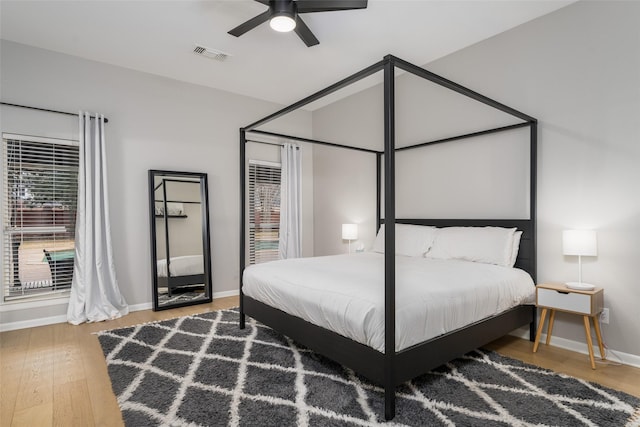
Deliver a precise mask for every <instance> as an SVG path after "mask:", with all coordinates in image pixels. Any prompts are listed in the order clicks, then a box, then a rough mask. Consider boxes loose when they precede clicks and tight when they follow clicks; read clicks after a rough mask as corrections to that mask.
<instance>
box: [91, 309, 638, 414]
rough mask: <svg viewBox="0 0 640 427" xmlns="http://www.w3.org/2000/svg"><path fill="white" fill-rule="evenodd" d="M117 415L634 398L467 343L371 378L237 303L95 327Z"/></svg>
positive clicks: (511, 406)
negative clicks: (391, 381)
mask: <svg viewBox="0 0 640 427" xmlns="http://www.w3.org/2000/svg"><path fill="white" fill-rule="evenodd" d="M97 335H98V339H99V340H100V344H101V345H102V349H103V352H104V355H105V358H106V361H107V366H108V370H109V376H110V378H111V384H112V387H113V391H114V393H115V395H116V396H117V399H118V403H119V405H120V409H121V410H122V415H123V419H124V422H125V425H127V426H132V427H133V426H135V427H138V426H160V425H162V426H169V425H170V426H196V425H202V426H294V425H298V426H375V425H379V424H384V425H394V426H396V425H398V426H405V425H406V426H483V427H484V426H511V425H519V426H534V425H535V426H540V425H552V426H578V425H580V426H584V425H586V426H629V427H631V426H634V427H637V426H640V399H638V398H636V397H633V396H630V395H628V394H625V393H622V392H619V391H614V390H611V389H607V388H605V387H602V386H599V385H596V384H592V383H589V382H586V381H583V380H580V379H576V378H571V377H568V376H565V375H560V374H557V373H554V372H551V371H548V370H545V369H541V368H537V367H534V366H531V365H527V364H525V363H522V362H519V361H516V360H513V359H509V358H506V357H503V356H500V355H498V354H497V353H494V352H490V351H485V350H476V351H474V352H471V353H469V354H467V355H465V356H464V357H461V358H459V359H456V360H453V361H451V362H450V363H448V364H446V365H444V366H442V367H440V368H438V369H436V370H434V371H432V372H430V373H427V374H424V375H422V376H420V377H417V378H415V379H413V380H412V381H410V382H407V383H405V384H403V385H401V386H399V387H398V388H397V391H396V396H397V397H396V417H395V418H394V419H393V421H391V422H388V423H385V422H384V415H383V413H384V411H383V408H384V399H383V394H382V390H381V389H380V388H379V387H376V386H374V385H372V384H370V383H369V382H368V381H367V380H365V379H364V378H361V377H359V376H358V375H356V374H354V373H353V371H351V370H349V369H346V368H344V367H342V366H341V365H338V364H336V363H334V362H332V361H330V360H328V359H326V358H324V357H322V356H319V355H318V354H316V353H314V352H312V351H310V350H307V349H305V348H303V347H301V346H299V345H297V344H296V343H294V342H293V341H291V340H290V339H288V338H287V337H284V336H283V335H281V334H279V333H276V332H275V331H273V330H272V329H270V328H268V327H266V326H264V325H262V324H260V323H258V322H256V321H255V320H253V319H251V318H249V317H247V327H246V329H244V330H240V329H239V328H238V312H237V310H233V309H232V310H220V311H215V312H209V313H203V314H198V315H193V316H187V317H181V318H177V319H171V320H163V321H159V322H154V323H147V324H143V325H137V326H132V327H129V328H123V329H116V330H111V331H103V332H99V333H97Z"/></svg>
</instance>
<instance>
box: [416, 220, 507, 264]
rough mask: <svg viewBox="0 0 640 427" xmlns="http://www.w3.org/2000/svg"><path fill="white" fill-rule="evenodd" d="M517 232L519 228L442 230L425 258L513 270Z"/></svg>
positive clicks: (447, 228)
mask: <svg viewBox="0 0 640 427" xmlns="http://www.w3.org/2000/svg"><path fill="white" fill-rule="evenodd" d="M515 231H516V229H515V228H502V227H445V228H440V229H438V233H437V235H436V239H435V241H434V242H433V246H432V247H431V249H430V250H429V252H427V254H426V255H425V256H426V257H427V258H436V259H463V260H466V261H475V262H483V263H486V264H496V265H502V266H505V267H510V266H511V265H510V263H511V258H512V254H513V240H514V239H513V236H514V233H515Z"/></svg>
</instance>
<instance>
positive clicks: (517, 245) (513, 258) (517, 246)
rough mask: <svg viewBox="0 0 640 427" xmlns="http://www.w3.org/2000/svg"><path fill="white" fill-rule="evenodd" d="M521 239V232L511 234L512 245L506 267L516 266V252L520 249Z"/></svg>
mask: <svg viewBox="0 0 640 427" xmlns="http://www.w3.org/2000/svg"><path fill="white" fill-rule="evenodd" d="M521 238H522V231H516V232H515V233H513V245H512V247H511V262H510V263H509V265H508V267H513V266H514V265H516V260H517V259H518V250H519V249H520V239H521Z"/></svg>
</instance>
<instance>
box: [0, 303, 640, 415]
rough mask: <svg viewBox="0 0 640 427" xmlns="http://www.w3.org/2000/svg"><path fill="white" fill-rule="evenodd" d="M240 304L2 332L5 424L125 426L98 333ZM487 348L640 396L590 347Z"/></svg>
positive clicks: (511, 344) (625, 369)
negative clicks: (593, 358) (594, 358)
mask: <svg viewBox="0 0 640 427" xmlns="http://www.w3.org/2000/svg"><path fill="white" fill-rule="evenodd" d="M237 305H238V298H237V297H228V298H220V299H217V300H214V301H213V302H212V303H210V304H202V305H196V306H190V307H182V308H178V309H172V310H164V311H159V312H153V311H151V310H146V311H139V312H134V313H131V314H129V315H127V316H125V317H123V318H120V319H115V320H113V321H108V322H101V323H91V324H83V325H79V326H72V325H69V324H58V325H50V326H43V327H39V328H31V329H24V330H19V331H11V332H3V333H0V361H1V368H2V370H1V375H2V377H1V378H0V379H1V381H2V387H0V391H1V395H0V396H1V401H0V405H1V406H0V408H1V412H2V413H1V415H0V425H2V426H3V427H4V426H19V427H21V426H48V425H55V426H105V427H112V426H122V425H123V421H122V415H121V413H120V409H119V407H118V403H117V401H116V398H115V395H114V394H113V392H112V391H111V382H110V380H109V375H108V373H107V366H106V363H105V359H104V356H103V354H102V348H101V347H100V343H99V342H98V339H97V337H96V335H93V333H94V332H96V331H102V330H107V329H117V328H122V327H127V326H132V325H137V324H140V323H147V322H153V321H157V320H164V319H171V318H175V317H180V316H186V315H191V314H196V313H202V312H208V311H213V310H219V309H224V308H231V307H235V306H237ZM487 348H489V349H492V350H495V351H497V352H499V353H501V354H504V355H505V356H509V357H512V358H515V359H519V360H522V361H524V362H527V363H531V364H534V365H537V366H541V367H544V368H548V369H552V370H554V371H556V372H562V373H566V374H568V375H572V376H575V377H578V378H582V379H585V380H588V381H593V382H596V383H600V384H602V385H605V386H607V387H611V388H614V389H617V390H621V391H624V392H626V393H629V394H632V395H635V396H638V397H640V369H637V368H633V367H630V366H624V365H622V366H616V365H613V364H601V363H598V364H597V365H596V366H597V369H596V370H592V369H591V368H590V365H589V357H588V356H587V355H584V354H579V353H574V352H572V351H568V350H563V349H561V348H557V347H553V345H551V346H547V345H544V344H541V345H540V347H539V349H538V352H537V353H533V352H532V348H533V343H531V342H529V341H526V340H523V339H519V338H516V337H512V336H507V337H503V338H500V339H498V340H496V341H494V342H493V343H491V344H490V345H488V346H487Z"/></svg>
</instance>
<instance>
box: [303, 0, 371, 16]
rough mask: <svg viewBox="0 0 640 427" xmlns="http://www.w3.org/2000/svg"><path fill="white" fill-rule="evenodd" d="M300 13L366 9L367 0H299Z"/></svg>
mask: <svg viewBox="0 0 640 427" xmlns="http://www.w3.org/2000/svg"><path fill="white" fill-rule="evenodd" d="M296 6H297V8H298V13H309V12H331V11H335V10H350V9H365V8H366V7H367V0H298V1H296Z"/></svg>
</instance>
